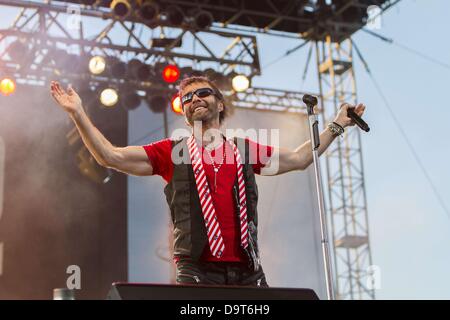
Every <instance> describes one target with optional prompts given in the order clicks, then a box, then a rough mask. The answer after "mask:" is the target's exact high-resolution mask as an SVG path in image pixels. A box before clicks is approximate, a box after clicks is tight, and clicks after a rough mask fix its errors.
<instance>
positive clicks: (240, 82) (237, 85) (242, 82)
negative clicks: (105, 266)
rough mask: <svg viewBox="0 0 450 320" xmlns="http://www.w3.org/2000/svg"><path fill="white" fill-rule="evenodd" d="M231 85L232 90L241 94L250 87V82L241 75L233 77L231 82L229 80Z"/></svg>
mask: <svg viewBox="0 0 450 320" xmlns="http://www.w3.org/2000/svg"><path fill="white" fill-rule="evenodd" d="M231 83H232V85H233V89H234V90H235V91H237V92H243V91H245V90H247V89H248V87H249V86H250V80H248V78H247V77H246V76H244V75H242V74H238V75H236V76H234V77H233V80H231Z"/></svg>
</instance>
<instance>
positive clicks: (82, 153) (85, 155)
mask: <svg viewBox="0 0 450 320" xmlns="http://www.w3.org/2000/svg"><path fill="white" fill-rule="evenodd" d="M77 158H78V159H77V160H78V161H77V162H78V169H79V170H80V172H81V173H82V174H83V175H84V176H86V177H87V178H89V179H91V180H92V181H94V182H96V183H98V184H105V183H108V182H109V180H111V177H112V170H111V169H109V168H105V167H102V166H100V165H99V164H98V163H97V161H96V160H95V159H94V157H93V156H92V155H91V154H90V152H89V150H88V149H87V148H86V147H85V146H83V147H81V149H79V150H78V152H77Z"/></svg>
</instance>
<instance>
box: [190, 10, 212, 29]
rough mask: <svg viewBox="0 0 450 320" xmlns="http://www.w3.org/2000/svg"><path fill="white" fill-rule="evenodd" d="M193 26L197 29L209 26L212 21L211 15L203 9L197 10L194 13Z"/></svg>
mask: <svg viewBox="0 0 450 320" xmlns="http://www.w3.org/2000/svg"><path fill="white" fill-rule="evenodd" d="M193 18H194V26H195V27H196V28H198V29H206V28H209V27H210V26H211V25H212V23H213V21H214V18H213V15H212V14H211V13H210V12H208V11H205V10H199V11H197V13H195V14H194V17H193Z"/></svg>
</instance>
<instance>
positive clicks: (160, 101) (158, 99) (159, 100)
mask: <svg viewBox="0 0 450 320" xmlns="http://www.w3.org/2000/svg"><path fill="white" fill-rule="evenodd" d="M169 102H170V101H169V99H168V98H167V96H166V95H165V94H164V93H162V92H147V103H148V107H149V108H150V110H152V111H153V112H156V113H161V112H163V111H164V109H166V108H167V107H168V106H169Z"/></svg>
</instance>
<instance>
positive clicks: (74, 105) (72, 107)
mask: <svg viewBox="0 0 450 320" xmlns="http://www.w3.org/2000/svg"><path fill="white" fill-rule="evenodd" d="M50 93H51V94H52V97H53V98H54V99H55V101H56V102H57V103H58V104H59V105H60V106H61V107H62V108H63V109H64V110H65V111H66V112H68V113H70V114H74V113H75V112H77V111H79V110H81V109H82V105H81V99H80V96H79V95H78V94H77V93H76V92H75V90H73V88H72V87H70V85H69V87H68V88H67V92H66V91H65V90H64V89H63V88H62V87H61V85H60V84H59V83H58V82H57V81H52V82H51V84H50Z"/></svg>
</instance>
